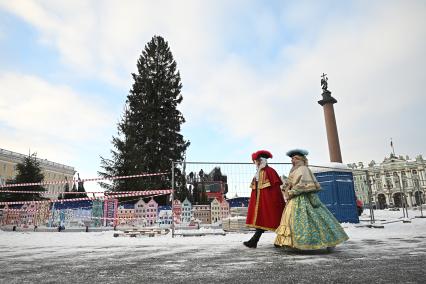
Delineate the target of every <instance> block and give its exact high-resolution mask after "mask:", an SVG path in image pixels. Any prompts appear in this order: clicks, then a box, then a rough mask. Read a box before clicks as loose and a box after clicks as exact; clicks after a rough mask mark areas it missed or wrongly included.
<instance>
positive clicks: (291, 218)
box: [275, 165, 349, 250]
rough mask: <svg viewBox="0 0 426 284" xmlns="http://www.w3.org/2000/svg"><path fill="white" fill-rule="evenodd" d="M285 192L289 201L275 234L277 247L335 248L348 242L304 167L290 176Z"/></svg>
mask: <svg viewBox="0 0 426 284" xmlns="http://www.w3.org/2000/svg"><path fill="white" fill-rule="evenodd" d="M284 190H286V191H287V192H288V195H289V198H290V200H289V201H288V202H287V204H286V207H285V209H284V211H283V214H282V217H281V222H280V226H279V227H278V228H277V230H276V231H275V232H276V234H277V237H276V238H275V245H276V246H282V247H290V248H296V249H301V250H309V249H311V250H313V249H321V248H327V247H334V246H336V245H337V244H339V243H342V242H344V241H346V240H348V239H349V237H348V236H347V235H346V233H345V231H344V230H343V228H342V226H341V225H340V223H339V221H337V219H336V218H335V217H334V216H333V214H332V213H331V212H330V211H329V210H328V209H327V207H326V206H325V205H324V204H323V203H322V202H321V200H320V199H319V197H318V195H317V192H318V191H319V190H320V185H319V183H318V182H317V180H316V178H315V177H314V175H313V174H312V172H311V170H310V169H309V168H308V167H307V166H304V165H301V166H298V167H294V168H293V169H292V171H291V172H290V175H289V177H288V180H287V182H286V183H285V185H284Z"/></svg>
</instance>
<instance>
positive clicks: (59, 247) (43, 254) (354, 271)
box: [0, 210, 426, 283]
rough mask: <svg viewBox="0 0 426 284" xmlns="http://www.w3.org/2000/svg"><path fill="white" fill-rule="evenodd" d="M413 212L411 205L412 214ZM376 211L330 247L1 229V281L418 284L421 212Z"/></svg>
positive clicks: (423, 254) (425, 239) (423, 227)
mask: <svg viewBox="0 0 426 284" xmlns="http://www.w3.org/2000/svg"><path fill="white" fill-rule="evenodd" d="M367 213H368V212H367ZM419 214H420V213H419V212H418V211H409V216H410V218H413V217H414V216H416V215H419ZM375 216H376V219H378V220H384V221H378V223H381V222H382V223H386V224H385V225H384V228H383V229H377V228H367V227H359V226H358V225H356V224H343V226H344V228H345V230H346V232H347V233H348V235H349V237H350V240H349V241H347V242H346V243H344V244H342V245H340V246H338V247H337V248H336V250H335V251H334V252H332V253H327V252H326V251H315V252H305V253H296V252H289V251H285V250H282V249H277V248H274V247H273V245H272V243H273V239H274V233H265V234H264V235H263V236H262V239H261V241H260V243H259V246H258V248H257V249H247V248H245V247H244V246H243V245H242V244H241V243H242V241H244V240H247V239H248V238H250V236H251V234H244V233H230V234H227V235H226V236H204V237H175V238H172V237H171V235H165V236H158V237H140V238H128V237H119V238H114V237H113V234H114V232H113V231H109V232H93V233H85V232H79V233H76V232H70V233H66V232H61V233H58V232H49V233H47V232H3V231H0V282H1V283H33V282H42V283H56V282H59V281H60V282H63V283H71V282H72V283H83V282H91V283H167V282H168V283H170V282H172V283H188V282H192V283H218V282H226V283H258V282H260V281H263V282H265V283H271V282H272V283H285V282H289V283H294V282H298V283H308V282H309V283H315V282H335V283H345V282H346V283H353V282H365V283H369V282H376V283H385V282H386V283H389V282H390V283H423V282H424V280H425V279H426V276H425V273H426V266H425V260H426V218H425V219H420V218H413V219H411V223H402V222H401V221H400V219H399V218H400V217H402V211H384V210H383V211H379V210H377V211H375ZM361 219H363V220H368V216H367V215H363V216H362V217H361ZM389 221H398V222H392V223H388V222H389ZM365 223H367V222H362V223H361V224H365Z"/></svg>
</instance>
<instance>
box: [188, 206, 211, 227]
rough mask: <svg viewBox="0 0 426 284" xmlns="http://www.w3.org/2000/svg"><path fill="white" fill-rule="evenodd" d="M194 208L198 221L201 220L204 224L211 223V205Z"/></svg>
mask: <svg viewBox="0 0 426 284" xmlns="http://www.w3.org/2000/svg"><path fill="white" fill-rule="evenodd" d="M192 208H193V210H192V212H193V214H194V218H195V219H196V220H200V221H201V223H202V224H210V223H211V211H210V205H193V207H192Z"/></svg>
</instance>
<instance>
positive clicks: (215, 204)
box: [210, 198, 221, 223]
mask: <svg viewBox="0 0 426 284" xmlns="http://www.w3.org/2000/svg"><path fill="white" fill-rule="evenodd" d="M210 210H211V222H212V223H216V222H218V221H220V220H221V218H220V217H221V214H220V202H219V200H217V199H216V198H215V199H213V201H212V202H211V203H210Z"/></svg>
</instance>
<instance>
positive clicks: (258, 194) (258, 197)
mask: <svg viewBox="0 0 426 284" xmlns="http://www.w3.org/2000/svg"><path fill="white" fill-rule="evenodd" d="M259 200H260V190H259V188H257V190H256V207H255V208H254V218H253V225H254V224H256V220H257V210H258V209H259Z"/></svg>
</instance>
